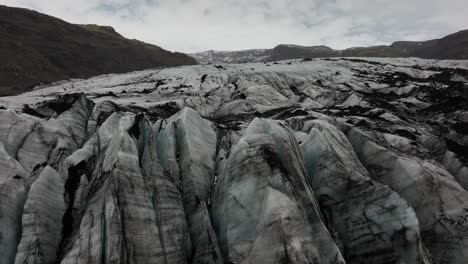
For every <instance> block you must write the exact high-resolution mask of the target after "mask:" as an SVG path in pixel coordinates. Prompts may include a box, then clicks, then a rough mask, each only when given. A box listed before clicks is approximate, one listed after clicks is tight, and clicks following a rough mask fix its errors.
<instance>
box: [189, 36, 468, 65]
mask: <svg viewBox="0 0 468 264" xmlns="http://www.w3.org/2000/svg"><path fill="white" fill-rule="evenodd" d="M190 56H192V57H193V58H195V59H196V60H197V61H198V62H200V63H204V64H207V63H245V62H261V61H275V60H288V59H302V58H330V57H390V58H399V57H404V58H408V57H417V58H423V59H442V60H466V59H468V30H462V31H459V32H457V33H454V34H451V35H448V36H446V37H443V38H441V39H434V40H428V41H397V42H394V43H393V44H391V45H389V46H385V45H382V46H372V47H355V48H349V49H344V50H335V49H332V48H330V47H327V46H310V47H305V46H299V45H284V44H282V45H278V46H276V47H274V48H273V49H264V50H243V51H205V52H200V53H195V54H190Z"/></svg>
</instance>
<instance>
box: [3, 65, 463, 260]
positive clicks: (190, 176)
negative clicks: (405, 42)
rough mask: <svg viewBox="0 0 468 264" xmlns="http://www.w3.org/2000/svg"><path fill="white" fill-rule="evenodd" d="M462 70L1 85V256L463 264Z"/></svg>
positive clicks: (218, 71)
mask: <svg viewBox="0 0 468 264" xmlns="http://www.w3.org/2000/svg"><path fill="white" fill-rule="evenodd" d="M467 84H468V61H432V60H420V59H317V60H312V61H309V62H302V61H299V60H296V61H280V62H278V63H276V64H273V63H271V64H264V63H253V64H239V65H234V64H232V65H224V66H222V65H214V66H203V65H199V66H184V67H175V68H166V69H160V70H146V71H141V72H133V73H128V74H121V75H105V76H98V77H94V78H91V79H88V80H81V81H70V82H65V83H61V84H57V85H52V86H48V87H45V88H43V89H39V90H35V91H32V92H28V93H25V94H22V95H19V96H12V97H2V98H0V105H1V107H2V108H3V110H0V171H2V173H1V174H0V223H1V225H0V252H2V254H0V263H5V264H10V263H74V264H75V263H213V264H215V263H220V264H221V263H271V264H273V263H301V264H302V263H304V264H306V263H356V264H357V263H369V264H371V263H372V264H375V263H395V264H397V263H398V264H401V263H406V264H410V263H424V264H430V263H434V264H435V263H441V264H463V263H467V261H468V247H467V245H468V151H467V150H468V130H467V128H468V104H466V101H467V100H468V86H467Z"/></svg>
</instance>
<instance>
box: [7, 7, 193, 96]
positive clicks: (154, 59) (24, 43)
mask: <svg viewBox="0 0 468 264" xmlns="http://www.w3.org/2000/svg"><path fill="white" fill-rule="evenodd" d="M187 64H196V62H195V60H194V59H193V58H191V57H189V56H187V55H185V54H182V53H172V52H169V51H166V50H164V49H162V48H160V47H158V46H154V45H150V44H147V43H144V42H141V41H138V40H130V39H126V38H124V37H122V36H121V35H120V34H118V33H117V32H115V31H114V29H113V28H112V27H102V26H97V25H74V24H70V23H67V22H65V21H62V20H60V19H57V18H54V17H50V16H47V15H44V14H41V13H38V12H35V11H31V10H28V9H22V8H12V7H7V6H1V5H0V96H3V95H14V94H19V93H22V92H24V91H27V90H29V89H30V88H32V87H33V86H36V85H38V84H40V83H47V82H53V81H58V80H65V79H70V78H89V77H91V76H95V75H99V74H105V73H122V72H130V71H135V70H144V69H149V68H155V67H159V66H174V65H187Z"/></svg>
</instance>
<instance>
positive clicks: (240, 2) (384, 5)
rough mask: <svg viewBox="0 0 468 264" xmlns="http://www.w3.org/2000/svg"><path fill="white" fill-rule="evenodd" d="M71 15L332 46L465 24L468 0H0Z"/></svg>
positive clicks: (187, 35) (247, 42) (142, 34)
mask: <svg viewBox="0 0 468 264" xmlns="http://www.w3.org/2000/svg"><path fill="white" fill-rule="evenodd" d="M0 3H1V4H5V5H9V6H19V7H26V8H31V9H35V10H37V11H39V12H43V13H46V14H49V15H53V16H56V17H59V18H62V19H64V20H67V21H69V22H72V23H82V24H84V23H90V24H91V23H92V24H101V25H111V26H113V27H114V28H115V29H116V30H117V31H119V32H120V33H121V34H123V35H124V36H126V37H129V38H137V39H140V40H143V41H146V42H149V43H154V44H157V45H160V46H162V47H163V48H166V49H169V50H177V51H183V52H194V51H203V50H208V49H216V50H238V49H248V48H270V47H273V46H275V45H277V44H280V43H294V44H300V45H319V44H324V45H328V46H331V47H333V48H347V47H352V46H367V45H378V44H389V43H391V42H392V41H395V40H425V39H431V38H437V37H441V36H444V35H446V34H449V33H453V32H455V31H458V30H461V29H466V28H468V19H467V18H466V14H468V2H467V1H466V0H411V1H408V0H393V1H391V0H86V1H85V0H82V1H77V0H47V1H43V0H0Z"/></svg>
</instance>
